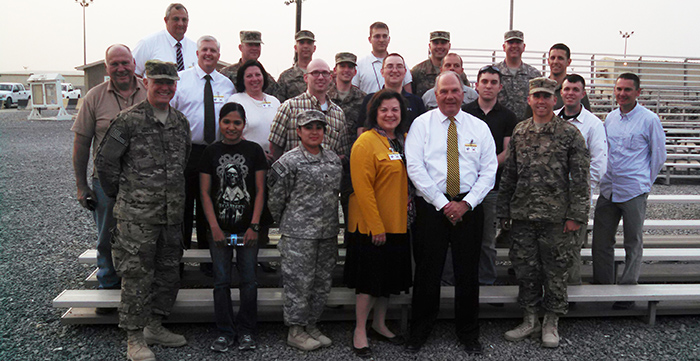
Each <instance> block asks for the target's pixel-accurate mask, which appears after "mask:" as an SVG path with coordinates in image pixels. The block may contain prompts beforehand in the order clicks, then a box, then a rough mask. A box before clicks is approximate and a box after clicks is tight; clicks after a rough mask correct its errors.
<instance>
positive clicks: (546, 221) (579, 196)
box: [497, 77, 590, 347]
mask: <svg viewBox="0 0 700 361" xmlns="http://www.w3.org/2000/svg"><path fill="white" fill-rule="evenodd" d="M556 85H557V82H556V81H554V80H551V79H548V78H543V77H541V78H535V79H533V80H530V91H529V93H530V95H529V97H528V103H529V105H530V106H531V107H532V109H533V110H534V114H533V117H532V118H530V119H527V120H525V121H523V122H521V123H519V124H518V125H517V126H516V127H515V130H514V131H513V136H512V138H511V140H510V143H509V145H508V155H507V157H506V163H505V166H504V170H503V174H502V176H501V184H500V190H499V193H498V203H497V207H498V209H497V213H498V218H500V219H501V225H502V227H504V228H509V227H510V225H509V222H510V221H511V220H512V228H511V235H510V237H511V240H512V242H513V244H512V246H511V249H510V260H511V262H512V263H513V267H514V268H515V274H516V276H517V278H518V284H519V293H518V303H519V304H520V307H521V308H523V310H524V314H525V316H524V320H523V323H522V324H521V325H519V326H518V327H516V328H515V329H513V330H510V331H508V332H506V334H505V337H506V339H508V340H510V341H518V340H521V339H524V338H526V337H528V336H532V335H536V334H538V333H539V332H540V330H542V345H543V346H544V347H557V346H559V333H558V330H557V321H558V317H559V315H561V314H565V313H566V312H567V310H568V302H567V293H566V292H567V270H568V269H569V267H570V266H571V261H572V259H571V249H572V248H576V247H577V241H576V239H577V238H578V236H579V232H584V231H585V230H586V228H585V227H586V225H587V224H588V211H589V207H590V203H589V199H590V194H589V163H590V156H589V153H588V149H587V148H586V144H585V140H584V139H583V136H582V135H581V132H579V131H578V129H577V128H576V127H575V126H573V125H571V124H569V123H568V122H567V121H565V120H563V119H561V118H559V117H557V116H556V115H554V113H553V111H552V109H553V107H554V103H555V102H556V97H555V96H554V89H555V87H556ZM543 288H544V295H543ZM540 304H541V305H542V307H543V308H544V309H545V310H546V314H545V318H544V321H543V326H541V325H540V322H539V320H538V319H537V312H538V308H539V306H540Z"/></svg>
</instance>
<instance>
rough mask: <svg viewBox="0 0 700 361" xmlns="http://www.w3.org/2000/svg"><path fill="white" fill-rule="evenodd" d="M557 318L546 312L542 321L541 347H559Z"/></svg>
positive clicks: (553, 314) (554, 314) (555, 315)
mask: <svg viewBox="0 0 700 361" xmlns="http://www.w3.org/2000/svg"><path fill="white" fill-rule="evenodd" d="M558 323H559V316H557V314H556V313H554V312H547V313H546V314H545V315H544V320H543V321H542V346H543V347H552V348H553V347H559V330H558V328H559V325H558Z"/></svg>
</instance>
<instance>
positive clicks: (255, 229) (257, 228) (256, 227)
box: [250, 223, 260, 232]
mask: <svg viewBox="0 0 700 361" xmlns="http://www.w3.org/2000/svg"><path fill="white" fill-rule="evenodd" d="M250 229H252V230H253V232H260V224H259V223H251V224H250Z"/></svg>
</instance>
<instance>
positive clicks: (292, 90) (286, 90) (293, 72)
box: [273, 64, 306, 103]
mask: <svg viewBox="0 0 700 361" xmlns="http://www.w3.org/2000/svg"><path fill="white" fill-rule="evenodd" d="M304 74H306V70H304V69H302V68H300V67H298V66H297V65H296V64H294V66H293V67H291V68H289V69H287V70H285V71H283V72H282V74H280V78H279V80H278V81H277V89H275V93H274V94H273V95H274V96H275V98H277V99H278V100H279V101H280V103H284V101H285V100H287V99H292V98H294V97H295V96H297V95H299V94H302V93H303V92H305V91H306V82H305V81H304Z"/></svg>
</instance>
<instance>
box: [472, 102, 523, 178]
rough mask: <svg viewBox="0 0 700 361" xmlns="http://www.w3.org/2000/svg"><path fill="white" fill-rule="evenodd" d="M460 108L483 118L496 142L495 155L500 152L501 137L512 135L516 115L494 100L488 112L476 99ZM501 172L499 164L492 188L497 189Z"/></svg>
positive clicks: (516, 121)
mask: <svg viewBox="0 0 700 361" xmlns="http://www.w3.org/2000/svg"><path fill="white" fill-rule="evenodd" d="M462 110H464V111H465V112H467V113H469V114H471V115H473V116H475V117H477V118H479V119H481V120H483V121H484V122H485V123H486V124H487V125H488V126H489V129H491V135H492V136H493V140H494V142H496V155H498V154H501V152H502V151H503V138H505V137H510V136H512V135H513V129H514V128H515V125H516V124H518V117H516V116H515V113H513V112H512V111H510V109H508V108H506V107H504V106H502V105H501V104H500V103H498V102H496V105H494V107H493V109H491V111H490V112H489V113H488V114H484V112H483V111H482V110H481V107H479V100H478V99H477V100H475V101H473V102H471V103H469V104H465V105H464V106H463V107H462ZM502 172H503V168H502V167H500V165H499V167H498V171H497V172H496V184H495V185H494V187H493V189H494V190H498V184H499V183H500V182H501V173H502Z"/></svg>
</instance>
